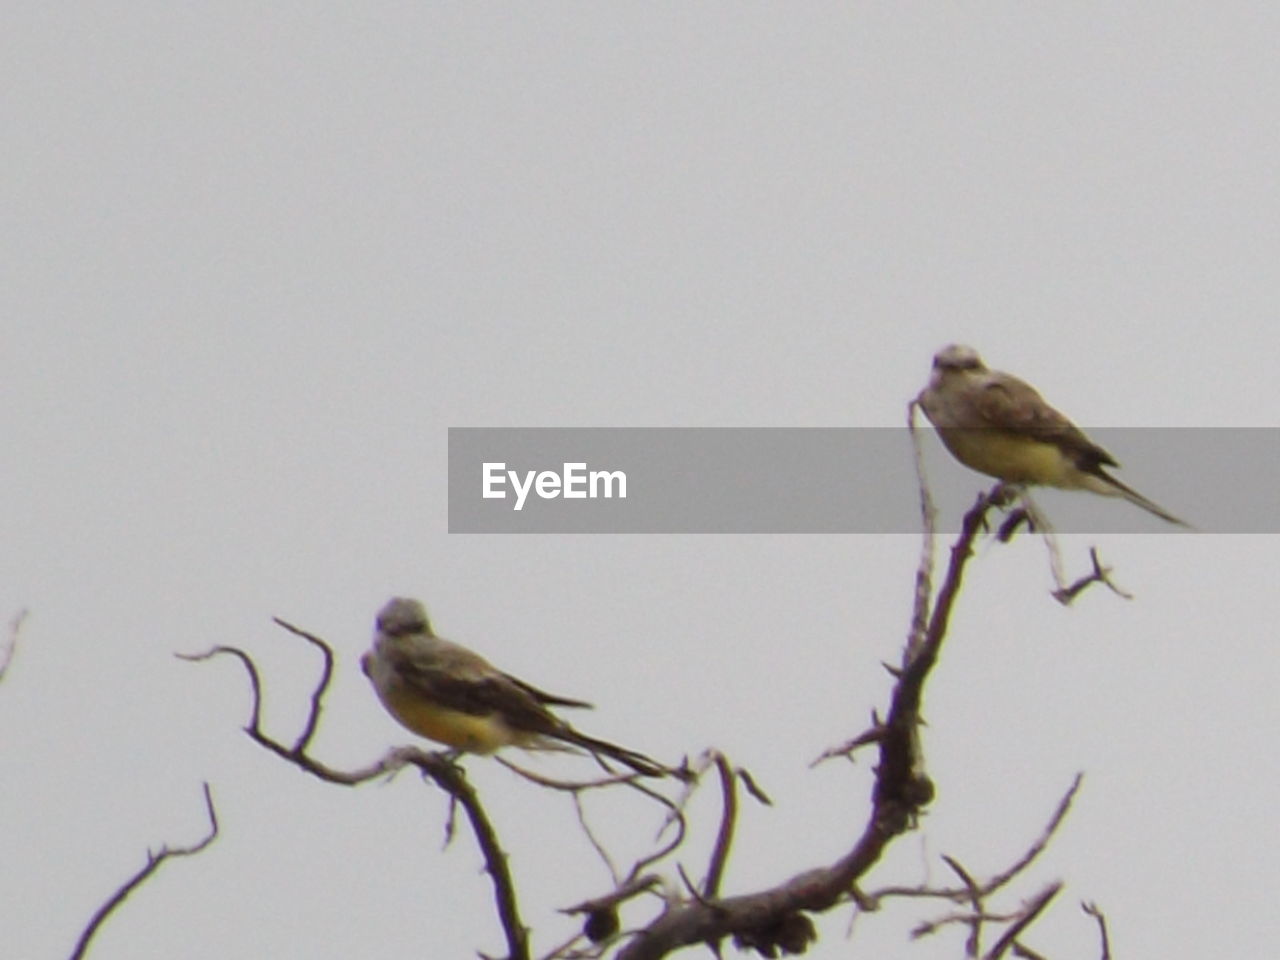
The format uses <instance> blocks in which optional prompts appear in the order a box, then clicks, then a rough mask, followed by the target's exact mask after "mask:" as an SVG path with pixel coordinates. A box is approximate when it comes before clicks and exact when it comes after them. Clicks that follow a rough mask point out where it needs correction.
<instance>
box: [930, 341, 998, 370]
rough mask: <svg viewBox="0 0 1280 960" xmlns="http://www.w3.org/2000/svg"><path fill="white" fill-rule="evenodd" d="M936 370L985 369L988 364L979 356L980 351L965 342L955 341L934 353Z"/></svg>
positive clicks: (934, 367)
mask: <svg viewBox="0 0 1280 960" xmlns="http://www.w3.org/2000/svg"><path fill="white" fill-rule="evenodd" d="M933 369H935V370H985V369H987V368H986V365H985V364H984V363H983V362H982V358H981V357H980V356H978V351H977V350H975V349H973V347H968V346H965V345H964V344H963V343H953V344H950V345H949V346H945V347H943V348H942V349H941V350H939V351H938V352H937V353H935V354H934V355H933Z"/></svg>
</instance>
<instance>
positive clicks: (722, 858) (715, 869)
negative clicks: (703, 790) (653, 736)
mask: <svg viewBox="0 0 1280 960" xmlns="http://www.w3.org/2000/svg"><path fill="white" fill-rule="evenodd" d="M715 763H716V772H717V773H718V774H719V775H720V797H721V800H722V803H723V806H722V810H721V814H720V828H719V830H717V831H716V842H715V846H714V847H713V848H712V851H711V866H710V867H709V868H708V869H707V879H706V880H705V881H704V882H703V884H702V895H703V897H704V898H706V899H707V900H714V899H715V898H716V897H718V896H720V881H721V880H722V879H723V878H724V868H725V862H726V861H727V860H728V859H729V848H730V846H732V844H733V831H734V827H735V826H737V823H738V791H737V788H736V782H735V780H734V778H733V768H732V767H730V766H729V760H728V758H727V757H725V755H724V754H723V753H721V752H720V751H719V750H717V751H716V752H715Z"/></svg>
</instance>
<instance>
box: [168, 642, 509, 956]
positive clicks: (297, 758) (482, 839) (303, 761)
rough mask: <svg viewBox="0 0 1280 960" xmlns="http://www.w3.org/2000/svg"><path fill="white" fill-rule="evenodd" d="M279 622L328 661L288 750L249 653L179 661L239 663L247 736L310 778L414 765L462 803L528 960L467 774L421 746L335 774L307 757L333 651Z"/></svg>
mask: <svg viewBox="0 0 1280 960" xmlns="http://www.w3.org/2000/svg"><path fill="white" fill-rule="evenodd" d="M275 622H276V623H277V624H279V625H280V626H281V627H283V628H284V629H286V630H288V631H289V632H290V633H294V634H296V635H298V636H300V637H302V638H303V639H305V640H306V641H307V642H308V643H310V644H311V645H312V646H315V647H316V648H317V649H319V650H320V651H321V653H322V655H323V657H324V669H323V670H322V671H321V676H320V679H319V681H318V683H317V684H316V687H315V689H314V690H313V691H312V694H311V706H310V709H309V711H308V713H307V717H306V720H305V722H304V724H303V732H302V735H301V736H299V737H298V738H297V740H295V741H294V743H293V745H292V746H287V745H286V744H284V743H282V742H281V741H279V740H276V739H275V738H274V737H271V736H270V735H268V734H267V733H266V732H264V731H263V729H262V726H261V717H262V682H261V678H260V677H259V674H258V669H257V666H256V665H255V664H254V662H253V659H252V658H251V657H250V656H249V655H248V654H247V653H245V652H244V651H243V650H240V649H239V648H237V647H230V646H217V647H214V648H213V649H211V650H209V651H207V652H205V653H200V654H178V656H179V657H180V658H181V659H183V660H191V661H201V660H209V659H212V658H213V657H216V656H218V655H220V654H227V655H230V656H233V657H235V658H236V659H238V660H239V661H240V663H241V664H242V665H243V666H244V668H245V671H246V672H247V673H248V675H249V686H250V688H251V690H252V693H253V703H252V706H251V708H250V713H249V723H248V725H247V726H246V727H245V733H247V734H248V735H249V737H250V738H251V739H252V740H253V741H254V742H255V743H257V744H259V745H260V746H262V747H264V748H265V749H267V750H270V751H271V752H272V753H274V754H276V755H277V756H279V757H282V758H283V759H285V760H287V761H289V762H290V763H292V764H294V765H295V766H297V767H298V768H299V769H301V770H305V771H306V772H307V773H310V774H311V775H313V776H315V777H318V778H320V779H321V780H325V781H327V782H329V783H337V784H342V785H343V786H355V785H357V784H361V783H365V782H367V781H369V780H372V779H375V778H377V777H380V776H382V775H384V774H388V773H394V772H395V771H397V770H400V769H402V768H403V767H405V766H414V767H417V768H418V770H420V771H421V772H422V774H423V775H424V776H425V777H426V778H429V779H430V780H432V781H433V782H434V783H435V784H436V785H437V786H439V787H440V788H441V789H442V790H444V791H445V792H446V793H447V794H449V796H450V798H451V799H452V800H453V801H454V802H456V803H458V804H460V805H461V806H462V809H463V811H464V812H465V813H466V815H467V819H468V820H469V821H470V823H471V829H472V832H473V833H474V834H475V837H476V843H477V844H478V845H479V847H480V850H481V853H482V855H483V857H484V863H485V871H486V872H487V873H488V874H489V876H490V879H491V880H492V882H493V888H494V901H495V904H496V907H497V911H498V917H499V920H500V921H501V924H502V929H503V933H504V934H505V936H506V940H507V949H508V951H509V958H510V960H529V937H528V930H527V929H526V928H525V926H524V924H523V922H522V921H521V919H520V912H519V908H518V906H517V903H516V891H515V884H514V882H513V881H512V879H511V873H510V870H509V869H508V866H507V855H506V853H505V852H504V851H503V850H502V848H501V846H500V845H499V843H498V837H497V834H496V832H495V831H494V829H493V824H492V823H491V822H490V821H489V818H488V815H487V814H486V813H485V811H484V808H483V807H482V806H481V804H480V799H479V797H478V796H477V794H476V792H475V789H474V788H473V787H472V786H471V784H470V783H468V782H467V779H466V774H465V772H464V771H463V769H462V768H461V767H460V766H458V765H457V764H456V763H455V762H454V760H453V759H452V757H450V756H449V755H448V754H445V753H428V752H425V751H423V750H419V749H418V748H417V747H398V748H396V749H393V750H390V751H388V753H387V754H386V755H385V756H383V757H382V759H380V760H378V761H377V762H375V763H373V764H371V765H369V766H367V767H364V768H362V769H359V770H354V771H342V770H335V769H334V768H332V767H329V766H328V765H326V764H324V763H321V762H320V761H318V760H316V759H315V758H314V757H311V756H310V755H309V754H307V752H306V748H307V746H308V745H309V744H310V742H311V739H312V737H313V736H314V734H315V730H316V727H317V725H318V724H319V718H320V712H321V710H322V708H323V705H324V697H325V694H326V693H327V692H328V689H329V685H330V683H331V682H332V679H333V650H332V648H331V647H329V645H328V644H327V643H325V642H324V641H323V640H321V639H319V638H318V637H315V636H314V635H312V634H309V633H307V632H306V631H304V630H300V629H298V628H297V627H294V626H292V625H290V624H288V623H286V622H285V621H283V620H280V619H279V618H275Z"/></svg>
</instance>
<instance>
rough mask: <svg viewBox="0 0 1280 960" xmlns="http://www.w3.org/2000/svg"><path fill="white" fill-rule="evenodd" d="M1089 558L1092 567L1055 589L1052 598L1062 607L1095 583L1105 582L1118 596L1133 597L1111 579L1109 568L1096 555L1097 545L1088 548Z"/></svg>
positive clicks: (1069, 603)
mask: <svg viewBox="0 0 1280 960" xmlns="http://www.w3.org/2000/svg"><path fill="white" fill-rule="evenodd" d="M1089 560H1090V562H1091V563H1092V564H1093V569H1092V570H1091V571H1090V572H1089V573H1087V574H1085V575H1084V576H1083V577H1081V578H1080V579H1079V580H1077V581H1076V582H1075V583H1073V584H1071V585H1070V586H1067V587H1061V588H1059V589H1057V590H1055V591H1054V592H1053V599H1055V600H1057V601H1058V602H1059V603H1060V604H1062V605H1063V606H1064V607H1066V606H1070V605H1071V601H1073V600H1074V599H1075V598H1076V597H1078V596H1079V595H1080V594H1081V593H1083V592H1084V591H1085V590H1086V589H1087V588H1088V587H1090V586H1092V585H1093V584H1095V583H1102V584H1105V585H1106V586H1107V589H1109V590H1110V591H1111V592H1112V593H1114V594H1115V595H1116V596H1118V597H1123V598H1124V599H1126V600H1132V599H1133V594H1131V593H1128V592H1126V591H1124V590H1122V589H1120V587H1118V586H1116V584H1115V581H1113V580H1112V579H1111V568H1110V567H1104V566H1103V565H1102V560H1101V559H1099V557H1098V548H1097V547H1090V548H1089Z"/></svg>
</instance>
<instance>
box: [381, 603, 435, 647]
mask: <svg viewBox="0 0 1280 960" xmlns="http://www.w3.org/2000/svg"><path fill="white" fill-rule="evenodd" d="M377 624H378V632H379V633H381V634H384V635H386V636H388V637H404V636H408V635H409V634H415V633H425V634H428V635H430V633H431V621H430V620H428V619H427V608H426V607H424V606H423V605H422V604H421V603H420V602H418V601H417V600H411V599H409V598H408V597H392V598H391V599H390V600H388V601H387V602H386V605H385V606H383V608H382V609H381V610H379V611H378V620H377Z"/></svg>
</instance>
